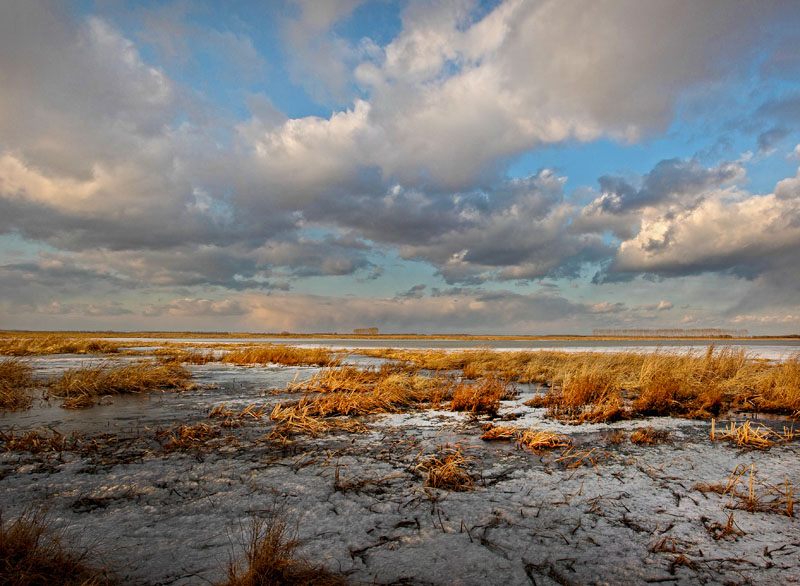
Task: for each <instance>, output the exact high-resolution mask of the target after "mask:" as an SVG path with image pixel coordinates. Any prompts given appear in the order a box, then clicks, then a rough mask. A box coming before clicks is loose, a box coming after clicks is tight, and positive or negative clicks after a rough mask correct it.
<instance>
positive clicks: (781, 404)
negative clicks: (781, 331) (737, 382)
mask: <svg viewBox="0 0 800 586" xmlns="http://www.w3.org/2000/svg"><path fill="white" fill-rule="evenodd" d="M742 402H744V403H745V404H747V405H750V406H752V407H753V408H754V409H755V410H758V411H765V412H771V413H782V414H787V415H793V416H795V417H800V354H795V355H793V356H791V357H789V358H788V359H786V360H784V361H782V362H779V363H777V364H773V365H770V366H769V367H767V368H763V369H762V370H761V372H760V373H759V375H758V376H757V377H756V380H755V381H754V383H753V385H752V394H751V395H750V396H747V397H745V398H744V399H743V400H742Z"/></svg>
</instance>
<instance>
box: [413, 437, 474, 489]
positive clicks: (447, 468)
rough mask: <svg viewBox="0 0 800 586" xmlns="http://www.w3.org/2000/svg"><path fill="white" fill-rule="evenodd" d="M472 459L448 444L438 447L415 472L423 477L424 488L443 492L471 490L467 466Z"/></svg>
mask: <svg viewBox="0 0 800 586" xmlns="http://www.w3.org/2000/svg"><path fill="white" fill-rule="evenodd" d="M472 460H473V459H472V458H470V457H468V456H465V455H464V454H463V453H462V452H461V447H459V446H454V447H451V446H450V445H449V444H445V445H444V446H438V447H437V450H436V454H435V455H433V456H429V457H427V458H425V459H424V460H422V461H421V462H420V463H419V464H417V466H416V467H415V470H417V471H420V472H421V473H422V474H424V475H425V486H427V487H428V488H439V489H443V490H453V491H465V490H471V489H472V488H473V485H474V479H473V477H472V475H471V474H470V473H469V472H468V470H467V466H468V465H469V464H470V463H471V462H472Z"/></svg>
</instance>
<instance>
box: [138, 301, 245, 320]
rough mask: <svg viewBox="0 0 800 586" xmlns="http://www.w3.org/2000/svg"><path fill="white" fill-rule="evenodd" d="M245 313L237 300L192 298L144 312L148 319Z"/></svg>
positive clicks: (148, 308)
mask: <svg viewBox="0 0 800 586" xmlns="http://www.w3.org/2000/svg"><path fill="white" fill-rule="evenodd" d="M245 313H247V311H246V309H245V308H243V307H242V305H241V304H240V303H239V302H238V301H236V300H231V299H223V300H213V299H197V298H191V297H186V298H184V299H174V300H172V301H170V302H169V303H165V304H161V305H148V306H147V307H145V309H144V311H143V315H145V316H146V317H151V316H175V317H208V316H240V315H244V314H245Z"/></svg>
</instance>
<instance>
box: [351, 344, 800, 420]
mask: <svg viewBox="0 0 800 586" xmlns="http://www.w3.org/2000/svg"><path fill="white" fill-rule="evenodd" d="M363 353H365V354H369V355H372V356H381V357H384V358H388V359H391V360H398V361H401V362H402V363H403V364H413V365H415V366H416V367H417V368H426V369H431V370H459V369H461V370H462V371H463V374H464V377H465V378H479V377H481V376H489V375H491V376H496V377H500V378H502V379H504V380H509V381H516V382H521V383H540V384H547V385H551V387H552V388H551V391H550V392H549V393H548V394H547V395H546V396H544V397H539V398H536V399H534V400H533V401H531V402H530V403H529V404H531V405H533V406H543V407H548V408H549V409H550V414H551V415H552V416H555V417H559V418H561V419H565V420H569V421H572V422H576V423H580V422H598V421H614V420H618V419H626V418H630V417H633V416H641V415H677V416H684V417H695V418H711V417H715V416H716V415H718V414H719V413H721V412H724V411H726V410H728V409H731V408H733V407H741V408H746V409H750V410H760V411H769V412H776V413H783V414H788V415H794V416H800V355H798V356H793V357H791V358H790V359H788V360H786V361H784V362H781V363H770V362H767V361H763V360H757V359H753V358H750V357H748V356H747V354H746V352H745V351H744V350H743V349H740V348H731V347H723V348H716V347H714V346H709V347H708V348H707V349H706V350H705V351H704V352H702V353H699V352H694V353H667V352H662V351H658V352H653V353H649V354H645V353H624V352H622V353H568V352H555V351H537V352H495V351H491V350H488V349H479V350H467V351H456V352H447V351H445V350H392V349H377V350H365V351H363Z"/></svg>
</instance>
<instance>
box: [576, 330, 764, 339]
mask: <svg viewBox="0 0 800 586" xmlns="http://www.w3.org/2000/svg"><path fill="white" fill-rule="evenodd" d="M592 331H593V334H594V335H595V336H627V337H632V338H746V337H747V336H748V335H749V334H748V331H747V330H725V329H722V328H699V329H684V328H661V329H655V330H648V329H641V328H631V329H624V330H615V329H606V328H595V329H594V330H592Z"/></svg>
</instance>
